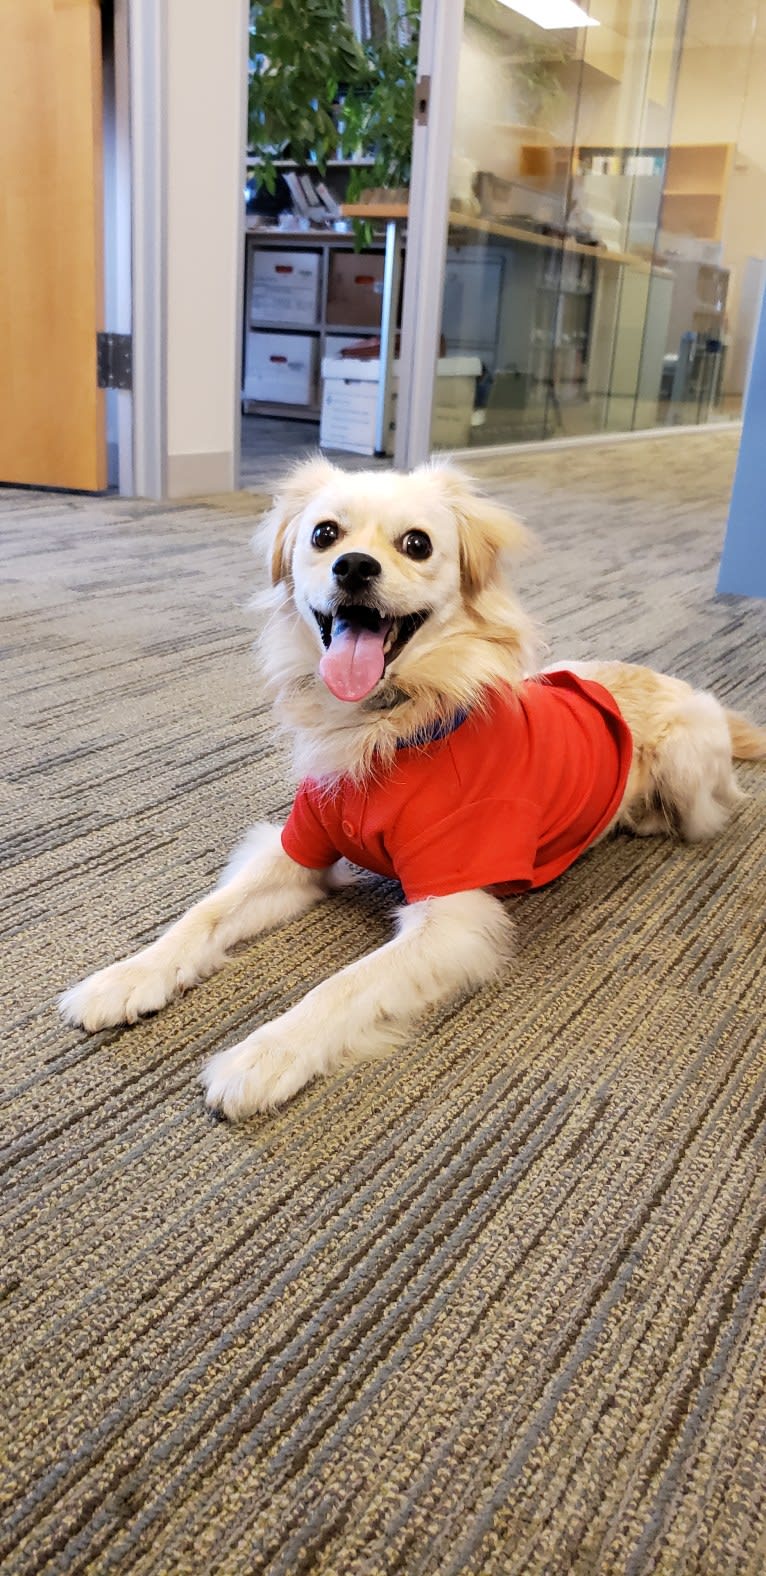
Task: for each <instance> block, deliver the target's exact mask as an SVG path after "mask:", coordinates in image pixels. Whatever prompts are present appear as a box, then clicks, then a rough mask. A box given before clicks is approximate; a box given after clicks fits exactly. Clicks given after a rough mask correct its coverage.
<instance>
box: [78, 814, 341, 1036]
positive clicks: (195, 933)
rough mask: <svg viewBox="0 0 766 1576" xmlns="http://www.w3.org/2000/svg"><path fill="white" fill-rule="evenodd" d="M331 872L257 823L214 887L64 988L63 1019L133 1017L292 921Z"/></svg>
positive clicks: (101, 1023)
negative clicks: (154, 935) (135, 946)
mask: <svg viewBox="0 0 766 1576" xmlns="http://www.w3.org/2000/svg"><path fill="white" fill-rule="evenodd" d="M333 874H334V873H333V872H332V871H329V870H328V871H321V870H305V869H304V868H303V866H302V865H298V864H296V863H295V861H294V860H293V859H290V858H288V856H287V854H286V853H285V852H284V849H283V848H282V844H281V840H280V831H279V828H278V827H276V826H266V825H261V826H257V827H255V828H254V829H253V831H252V832H251V833H250V835H249V837H248V839H247V840H246V842H245V843H244V844H243V845H242V847H241V848H240V849H238V850H237V852H236V853H235V854H234V856H233V858H232V860H231V862H230V864H229V865H228V866H227V868H226V870H225V871H224V873H223V875H222V877H221V880H220V882H219V884H218V886H217V887H216V888H215V890H214V891H213V892H211V893H210V894H209V895H208V896H207V897H204V898H202V899H201V901H200V902H199V903H195V904H194V906H193V907H192V908H190V909H189V910H188V911H187V913H185V914H184V915H183V916H182V918H181V919H179V920H177V921H176V923H175V924H174V925H171V926H170V929H169V930H166V931H165V933H164V934H163V935H162V936H160V937H158V939H157V941H153V942H152V943H151V946H148V947H144V948H143V949H142V950H141V951H140V952H136V953H134V955H133V956H132V957H130V958H125V959H123V961H122V962H120V963H113V964H111V965H110V966H109V967H108V968H105V969H99V970H98V972H97V973H96V974H91V975H89V977H88V979H85V980H83V981H82V982H81V984H79V985H75V986H73V987H72V989H71V990H68V991H65V992H64V995H63V996H62V997H61V999H60V1003H59V1005H60V1008H61V1012H62V1014H63V1016H64V1017H65V1018H66V1020H67V1022H68V1023H74V1024H81V1025H82V1027H83V1028H85V1029H89V1030H90V1031H91V1032H93V1031H94V1030H96V1029H104V1028H107V1027H108V1026H110V1025H112V1024H115V1023H134V1022H135V1020H136V1018H138V1017H140V1015H141V1014H142V1013H145V1012H156V1011H157V1010H158V1008H160V1007H164V1006H165V1004H166V1002H169V1001H170V1000H171V999H172V998H173V997H174V996H177V995H180V994H181V992H182V991H185V990H189V989H190V987H191V986H192V985H197V984H198V983H199V981H200V980H204V979H207V978H208V976H209V975H211V974H214V973H215V971H216V969H219V968H220V967H221V965H222V964H223V962H224V961H225V957H226V952H227V949H228V948H229V947H233V946H234V945H235V943H236V942H238V941H246V940H248V939H249V938H250V937H251V936H255V935H257V934H258V933H259V932H260V931H263V930H270V929H272V928H273V926H275V925H279V924H282V923H284V921H286V920H288V919H294V918H295V917H296V915H298V914H302V913H303V912H304V910H305V909H307V908H310V907H311V906H312V904H313V903H316V902H318V900H319V899H320V898H322V897H326V896H327V893H328V891H329V890H330V889H331V888H332V886H333V885H334V884H336V883H335V881H334V879H333Z"/></svg>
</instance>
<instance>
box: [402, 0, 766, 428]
mask: <svg viewBox="0 0 766 1576" xmlns="http://www.w3.org/2000/svg"><path fill="white" fill-rule="evenodd" d="M516 4H518V6H520V7H521V8H522V9H523V10H524V11H525V13H528V14H526V15H524V16H522V15H520V14H519V11H518V10H517V9H516ZM559 4H560V0H514V5H513V6H511V4H510V0H466V7H465V22H464V30H463V41H462V50H461V58H460V70H459V81H458V102H457V109H456V120H455V133H454V142H453V156H452V166H451V198H450V226H449V236H448V247H447V258H446V269H445V288H444V306H443V333H442V347H441V358H440V362H439V368H438V373H437V378H436V383H435V396H434V415H433V422H432V443H433V447H434V448H436V449H438V448H456V447H463V446H465V445H468V444H471V445H477V446H484V445H489V444H498V443H508V442H515V441H520V440H528V439H537V438H541V437H550V436H577V435H579V434H585V433H591V432H599V431H603V430H607V431H615V430H628V429H631V428H635V427H647V426H655V425H657V424H658V423H662V422H667V421H672V422H676V421H699V420H704V419H709V417H710V416H711V415H712V416H716V417H720V416H721V415H725V414H729V413H732V414H736V413H737V411H738V408H739V402H740V399H741V392H742V384H743V381H744V373H745V371H746V366H747V351H748V349H749V344H750V341H751V338H752V333H753V328H754V311H755V303H756V301H757V286H758V285H759V283H760V282H761V279H762V277H763V272H764V265H763V263H762V262H761V261H760V259H762V258H763V255H764V253H765V252H766V201H764V197H766V190H764V187H766V171H764V168H763V162H764V158H763V153H762V151H761V150H762V148H763V146H764V143H765V141H766V139H764V135H763V118H764V117H763V109H762V106H763V103H764V89H766V49H765V48H764V44H765V43H766V39H764V36H763V33H762V32H761V31H760V27H761V21H760V11H761V4H760V0H757V3H754V0H735V3H734V6H733V8H732V7H731V6H729V5H727V6H726V7H725V8H724V6H723V5H718V6H716V5H714V4H712V3H711V0H688V5H687V6H684V4H683V0H591V6H590V11H591V22H592V23H594V24H597V25H591V26H584V25H579V26H575V27H572V26H553V27H551V26H549V25H540V23H543V24H545V23H546V22H547V23H549V22H550V21H551V20H553V19H554V6H558V5H559ZM764 6H766V0H764ZM685 14H686V17H687V21H686V27H685V30H684V15H685ZM533 15H534V16H535V17H537V19H538V20H537V21H533V20H531V17H532V16H533ZM579 20H580V21H582V17H581V18H580V19H579ZM759 70H760V79H759V74H758V73H759ZM735 143H737V144H738V154H737V157H736V158H735V147H734V145H735ZM746 144H747V150H748V151H747V153H746V154H745V145H746ZM743 156H744V159H746V168H745V167H744V160H743ZM737 178H739V179H737ZM746 193H747V194H748V195H749V200H748V198H747V197H746ZM735 199H736V200H735ZM756 257H757V258H758V259H759V262H758V264H757V265H756V264H755V263H754V262H753V261H752V259H753V258H756ZM748 258H749V259H751V261H750V262H748ZM735 314H736V316H735ZM748 314H749V315H748ZM735 321H736V327H735V326H734V325H735Z"/></svg>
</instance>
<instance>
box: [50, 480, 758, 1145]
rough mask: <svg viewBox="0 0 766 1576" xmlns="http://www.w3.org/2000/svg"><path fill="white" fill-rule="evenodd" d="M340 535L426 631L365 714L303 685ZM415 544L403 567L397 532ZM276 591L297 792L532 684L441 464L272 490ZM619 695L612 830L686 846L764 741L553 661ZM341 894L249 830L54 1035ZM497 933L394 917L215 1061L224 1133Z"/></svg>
mask: <svg viewBox="0 0 766 1576" xmlns="http://www.w3.org/2000/svg"><path fill="white" fill-rule="evenodd" d="M321 521H331V522H334V523H335V524H337V527H338V530H339V533H340V540H341V541H342V545H343V550H344V551H359V552H365V553H368V554H371V555H373V556H374V557H375V559H376V560H377V561H378V562H379V564H380V565H381V576H380V580H379V583H378V584H379V589H380V594H381V597H382V598H383V599H384V600H385V605H386V607H387V608H389V609H391V610H392V611H394V612H395V613H396V615H397V616H405V615H407V614H413V613H422V612H425V613H427V617H426V618H425V621H424V623H423V624H422V625H421V627H420V628H419V629H418V630H417V631H416V633H415V634H414V635H412V637H411V639H409V640H408V642H407V644H406V645H405V646H404V648H403V649H402V650H401V651H400V652H399V653H398V654H397V655H395V656H394V657H393V659H392V660H391V661H390V663H389V665H388V668H387V670H386V673H385V675H384V677H383V678H382V680H381V681H380V683H379V684H378V685H377V687H376V688H375V689H374V690H373V692H372V693H371V694H370V695H369V696H368V697H367V698H366V699H365V700H362V701H355V702H348V701H343V700H338V699H336V698H335V696H334V695H332V694H331V693H330V691H329V690H328V689H327V687H326V686H325V684H324V683H323V681H322V680H321V678H320V677H319V676H318V672H317V669H318V664H319V661H320V659H321V657H322V651H323V645H322V640H321V636H320V631H319V627H318V624H317V619H316V616H315V610H316V609H320V610H321V609H325V608H327V607H329V606H330V605H331V598H332V592H333V581H332V572H331V564H332V560H333V559H334V557H335V553H334V552H330V553H327V552H324V553H322V552H318V551H317V549H316V548H315V547H314V546H313V545H312V532H313V530H314V527H315V526H316V525H317V524H318V523H319V522H321ZM412 530H422V531H425V532H426V533H427V534H428V537H429V539H430V542H431V544H432V553H431V556H430V557H428V558H427V559H426V560H425V561H423V562H415V561H413V560H412V559H411V558H410V557H408V556H407V555H406V553H405V551H404V549H403V543H404V542H405V540H406V534H407V532H410V531H412ZM265 537H266V541H267V546H268V553H269V560H270V565H271V578H272V586H271V590H270V591H269V593H268V596H267V598H266V607H265V613H266V618H265V621H264V628H263V633H262V636H261V640H260V648H261V655H262V661H263V663H264V667H265V669H266V672H267V675H268V678H269V682H270V684H271V688H272V691H273V695H274V701H275V710H276V715H277V718H278V720H279V721H280V723H281V725H282V726H283V727H284V728H286V729H287V730H288V731H289V733H290V735H291V737H292V740H293V746H294V758H295V768H296V775H297V776H299V777H301V776H306V775H310V776H313V777H319V778H326V779H328V780H330V781H331V780H332V779H334V778H337V777H338V776H339V775H350V776H352V777H353V778H354V779H355V780H357V781H361V780H363V779H364V778H365V776H366V774H368V773H370V772H372V771H376V770H378V769H380V768H382V767H385V766H386V765H387V764H388V763H390V761H391V760H392V759H393V757H394V753H395V750H396V744H397V740H399V739H401V738H402V737H410V736H412V735H413V734H414V733H415V732H416V731H417V730H419V729H421V728H423V727H424V726H427V725H429V724H432V723H433V722H435V721H440V720H444V719H448V718H449V717H450V716H452V715H454V713H455V711H456V710H457V709H459V708H461V707H464V708H470V707H480V706H481V705H482V704H483V702H484V699H485V698H486V696H487V694H488V692H490V691H491V690H492V689H493V688H494V687H496V686H498V685H511V686H516V685H518V684H519V683H520V682H521V680H522V678H523V677H524V675H525V674H526V673H528V672H529V671H530V670H534V666H535V658H536V640H535V633H534V630H533V627H532V625H531V623H530V621H529V619H528V618H527V617H526V615H525V614H524V612H523V611H522V609H521V608H520V607H519V604H518V602H517V601H516V599H515V598H514V596H513V595H512V593H511V591H510V590H509V589H508V586H507V584H506V583H505V580H504V576H503V564H502V561H503V557H504V555H505V554H506V553H509V552H513V551H516V550H518V549H519V548H520V547H522V546H523V544H524V540H525V533H524V531H523V528H522V527H521V526H520V525H519V524H518V522H517V521H516V520H514V519H513V517H512V516H511V515H510V514H509V513H508V512H507V511H506V510H504V509H501V508H498V506H497V505H495V504H493V503H491V502H490V501H489V500H488V499H486V498H484V497H482V496H481V495H480V494H479V493H478V492H477V491H476V490H475V488H474V487H473V485H472V484H471V483H470V482H469V480H468V478H467V477H465V476H463V475H462V474H461V473H460V472H458V471H456V470H454V469H452V468H451V467H450V466H448V465H443V464H434V465H430V466H424V467H421V468H420V469H419V470H417V471H415V472H413V473H412V474H411V475H409V476H403V475H399V474H396V473H394V472H381V473H377V472H369V473H362V474H359V473H357V474H355V475H346V474H344V473H343V472H342V471H339V470H337V469H336V468H335V467H333V466H331V465H329V464H328V463H327V462H326V461H324V460H322V459H317V460H315V461H310V462H308V463H307V464H305V465H302V466H300V467H298V469H297V470H296V471H295V472H294V473H293V474H292V475H291V476H290V477H289V478H288V479H287V481H286V482H285V484H284V485H283V487H282V488H281V490H280V492H279V494H278V496H277V498H276V500H275V504H274V507H273V509H272V511H271V512H270V514H269V515H268V516H267V520H266V532H265ZM557 666H559V667H562V666H566V667H570V668H572V669H574V671H576V672H579V673H581V674H582V675H583V676H586V677H591V678H594V679H597V680H598V681H599V682H600V683H601V684H603V685H604V686H605V687H606V688H608V689H609V690H611V692H612V693H613V694H614V695H615V697H616V698H617V700H618V703H619V705H620V708H621V710H622V713H623V715H624V717H625V719H626V721H627V722H628V725H629V727H630V728H631V731H632V735H633V741H634V759H633V764H632V767H631V772H630V776H629V780H628V783H627V787H626V791H625V796H624V799H623V803H622V805H621V807H620V811H619V814H618V816H617V817H616V820H615V823H614V824H615V825H622V826H624V827H627V828H629V829H630V830H632V831H633V832H635V833H638V834H640V835H651V834H655V833H661V832H662V833H672V834H676V835H680V836H682V837H685V838H687V839H690V840H695V839H701V838H707V837H711V836H713V835H714V834H715V833H716V832H718V831H719V830H720V829H721V827H722V826H723V824H724V823H725V821H726V819H727V817H728V815H729V813H730V811H731V809H732V807H733V806H734V805H735V804H736V803H737V800H738V799H739V798H740V791H739V789H738V787H737V784H736V781H735V778H734V774H733V771H732V755H733V754H735V755H738V756H741V757H745V756H750V757H754V756H761V755H764V754H766V732H764V731H763V730H759V729H757V728H754V727H753V726H752V725H751V724H750V723H749V722H747V721H746V719H744V718H740V717H738V716H737V715H736V714H733V713H730V712H725V711H724V710H723V708H722V707H721V706H720V705H719V704H718V702H717V701H716V700H715V699H714V698H713V696H711V695H708V694H705V693H701V692H696V691H694V690H692V689H691V688H690V687H689V685H687V684H685V683H683V682H682V681H680V680H678V679H673V678H667V677H665V676H664V675H662V674H657V673H654V672H652V671H651V670H649V669H646V668H638V667H633V666H630V665H628V664H624V663H617V662H616V663H559V664H557ZM346 879H347V876H345V875H344V872H343V869H342V868H341V867H340V866H338V867H333V868H332V869H330V870H325V871H320V872H312V871H309V870H305V869H304V868H303V867H302V866H300V865H297V864H295V863H294V862H293V860H291V859H290V858H289V857H288V856H287V854H285V852H284V851H283V849H282V846H281V842H280V832H279V828H276V827H268V826H260V827H257V828H256V829H255V830H254V831H253V832H252V833H251V834H250V837H249V838H248V839H247V841H246V843H245V844H244V845H243V847H242V848H241V849H240V850H239V851H238V852H237V853H236V854H235V856H234V858H233V859H232V861H231V863H230V864H229V866H228V868H227V870H226V871H225V872H224V875H223V876H222V878H221V881H220V883H219V885H218V886H217V887H216V889H215V891H213V892H212V893H211V894H210V895H209V896H208V897H205V898H203V899H202V900H201V902H199V903H196V904H195V905H194V907H193V908H191V909H190V910H189V911H188V913H186V914H185V915H184V916H183V917H182V918H181V919H180V920H178V921H177V923H176V924H174V925H172V926H171V927H170V929H169V930H168V931H166V932H165V934H164V935H162V936H160V938H159V939H158V940H157V941H155V942H153V943H152V944H151V946H149V947H146V948H144V949H143V951H141V952H139V953H137V954H136V955H135V956H134V957H131V958H128V959H126V960H125V961H124V962H121V963H115V964H112V965H111V967H109V968H105V969H101V970H99V972H98V973H96V974H93V975H91V976H90V977H89V978H88V979H86V980H84V981H83V982H82V983H81V984H80V985H77V986H75V987H74V988H73V989H71V990H69V991H67V992H66V993H65V994H64V995H63V996H62V998H61V1010H62V1012H63V1015H64V1017H65V1018H66V1019H67V1021H68V1022H70V1023H73V1024H81V1025H82V1026H83V1027H84V1028H86V1029H88V1030H90V1031H93V1030H97V1029H102V1028H105V1027H106V1026H108V1025H112V1024H117V1023H122V1022H127V1023H132V1022H134V1021H135V1020H136V1018H138V1017H139V1016H140V1015H141V1014H142V1013H147V1012H154V1011H156V1010H157V1009H159V1008H160V1007H162V1006H164V1005H165V1003H167V1002H168V1001H170V1000H171V999H172V998H173V997H174V996H176V995H178V994H179V993H180V992H182V991H185V990H188V989H189V988H190V987H191V986H193V985H196V984H198V983H199V981H201V980H204V979H206V978H207V977H208V976H209V975H211V974H212V973H214V972H215V971H216V970H217V969H218V968H220V967H221V965H222V964H223V963H224V961H225V959H226V954H227V952H228V950H229V949H230V948H231V947H233V946H234V945H235V943H237V942H241V941H245V940H247V939H249V938H251V937H253V936H255V935H257V934H258V933H260V932H262V931H264V930H268V929H271V928H272V927H273V926H275V925H278V924H283V923H284V922H285V921H287V920H290V919H294V918H295V917H296V916H298V915H299V914H301V913H303V911H304V910H306V909H308V908H309V907H311V905H312V904H314V903H317V902H320V901H322V900H324V899H325V898H327V897H328V896H329V895H330V894H331V892H332V891H333V889H334V888H335V887H337V886H338V885H339V884H342V883H344V882H345V880H346ZM511 944H512V935H511V923H510V920H509V918H508V916H507V914H506V912H505V910H504V908H503V906H502V904H501V903H500V902H499V901H498V900H497V899H496V898H495V897H493V896H491V895H490V894H489V893H488V892H485V891H471V892H461V893H456V894H455V895H453V896H450V897H440V898H429V899H427V900H426V901H424V902H419V903H413V904H412V905H410V906H409V907H404V908H402V909H400V910H398V912H397V915H396V933H395V935H394V937H393V939H392V940H391V941H389V942H388V943H387V944H386V945H385V946H383V947H380V948H379V949H378V950H377V951H375V952H371V953H369V954H367V956H365V957H362V958H361V959H360V960H359V961H358V962H356V963H354V964H352V965H351V966H350V967H348V968H345V969H342V970H341V971H340V972H339V973H337V974H335V975H333V976H332V977H331V978H329V979H327V980H325V981H324V982H323V983H322V984H320V985H318V986H317V987H316V988H315V989H314V990H312V991H310V992H309V994H308V995H307V996H306V997H305V998H304V999H303V1000H302V1001H301V1002H299V1003H298V1004H297V1005H296V1006H294V1007H292V1008H291V1009H290V1010H289V1011H288V1012H286V1013H284V1014H282V1016H281V1017H279V1018H276V1019H274V1020H273V1021H272V1022H270V1023H266V1024H264V1025H263V1026H262V1027H261V1028H259V1029H257V1030H256V1031H255V1033H254V1034H251V1035H249V1036H248V1037H247V1039H245V1040H243V1041H242V1042H241V1044H239V1045H235V1046H232V1047H231V1048H230V1049H228V1050H225V1051H222V1052H220V1053H219V1055H217V1056H215V1057H213V1059H212V1061H211V1062H209V1063H208V1066H207V1067H206V1069H205V1071H204V1073H203V1083H204V1085H205V1089H206V1094H207V1100H208V1103H209V1104H210V1105H211V1106H212V1107H214V1108H216V1109H219V1110H221V1111H223V1112H224V1113H225V1114H226V1115H227V1116H228V1117H231V1118H239V1117H245V1116H248V1115H250V1114H251V1113H252V1112H255V1111H263V1110H266V1109H268V1108H270V1107H272V1106H275V1105H278V1104H279V1103H280V1102H281V1101H283V1100H286V1099H288V1098H289V1097H290V1095H292V1094H295V1092H296V1091H297V1090H298V1089H300V1088H302V1086H303V1085H304V1084H305V1083H307V1082H308V1081H309V1080H310V1079H312V1078H314V1077H316V1076H318V1075H319V1074H323V1075H326V1074H330V1073H332V1072H333V1071H334V1070H336V1069H337V1068H339V1067H343V1066H347V1065H350V1064H352V1063H355V1062H359V1061H362V1060H366V1059H370V1058H374V1057H378V1056H381V1055H383V1054H385V1053H386V1052H387V1051H388V1050H390V1049H391V1047H392V1046H394V1045H397V1044H399V1043H401V1042H403V1041H405V1040H406V1039H407V1038H408V1036H409V1035H410V1033H411V1029H412V1025H413V1023H414V1022H415V1021H416V1020H417V1018H418V1017H419V1016H420V1015H421V1014H422V1013H423V1011H424V1010H425V1009H427V1008H428V1007H431V1006H434V1005H436V1004H437V1003H439V1002H442V1001H445V1000H447V999H448V998H449V997H451V996H453V995H455V993H457V992H461V991H466V990H471V989H474V988H476V987H477V986H479V985H481V984H483V983H484V982H486V981H487V980H489V979H491V978H492V977H493V976H494V975H496V974H497V973H498V972H499V971H500V970H501V969H502V968H503V967H504V966H505V965H506V963H507V962H508V959H509V957H510V954H511Z"/></svg>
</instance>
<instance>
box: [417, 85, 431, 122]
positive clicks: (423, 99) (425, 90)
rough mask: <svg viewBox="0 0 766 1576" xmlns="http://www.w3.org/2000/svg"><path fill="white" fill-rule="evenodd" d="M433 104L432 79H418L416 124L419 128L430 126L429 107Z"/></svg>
mask: <svg viewBox="0 0 766 1576" xmlns="http://www.w3.org/2000/svg"><path fill="white" fill-rule="evenodd" d="M430 102H431V78H430V77H418V80H417V82H416V84H415V123H416V125H418V126H426V125H427V124H428V106H429V104H430Z"/></svg>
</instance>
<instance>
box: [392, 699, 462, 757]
mask: <svg viewBox="0 0 766 1576" xmlns="http://www.w3.org/2000/svg"><path fill="white" fill-rule="evenodd" d="M467 717H468V712H467V711H464V710H463V709H462V707H461V708H460V709H459V710H458V711H455V712H453V714H452V716H451V717H447V718H445V719H444V720H443V721H438V720H437V721H435V722H431V723H428V724H426V726H425V727H423V728H418V729H417V730H416V731H415V733H411V734H410V736H409V738H407V739H397V741H396V748H397V750H417V749H422V748H423V745H425V744H436V743H437V742H438V740H439V739H448V738H449V736H450V734H451V733H454V732H455V731H456V729H457V728H460V727H462V725H463V723H464V722H465V721H466V718H467Z"/></svg>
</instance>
